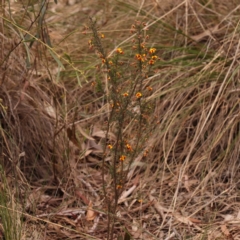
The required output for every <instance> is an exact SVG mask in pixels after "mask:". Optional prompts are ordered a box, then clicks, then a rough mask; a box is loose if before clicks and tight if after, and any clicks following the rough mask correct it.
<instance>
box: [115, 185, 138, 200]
mask: <svg viewBox="0 0 240 240" xmlns="http://www.w3.org/2000/svg"><path fill="white" fill-rule="evenodd" d="M136 187H137V186H136V185H133V186H132V187H130V188H129V189H128V190H127V191H126V190H125V191H123V192H122V195H121V197H120V198H119V200H118V204H119V203H122V202H124V201H125V200H126V198H127V197H128V196H129V195H130V194H131V193H132V192H133V191H134V189H135V188H136Z"/></svg>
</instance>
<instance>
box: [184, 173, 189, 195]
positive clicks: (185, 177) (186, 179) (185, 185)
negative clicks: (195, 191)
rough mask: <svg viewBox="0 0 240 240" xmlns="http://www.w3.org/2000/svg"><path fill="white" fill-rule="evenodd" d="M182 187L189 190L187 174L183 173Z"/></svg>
mask: <svg viewBox="0 0 240 240" xmlns="http://www.w3.org/2000/svg"><path fill="white" fill-rule="evenodd" d="M183 178H184V187H185V188H186V190H187V191H188V192H190V187H189V181H188V175H184V177H183Z"/></svg>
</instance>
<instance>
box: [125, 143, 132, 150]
mask: <svg viewBox="0 0 240 240" xmlns="http://www.w3.org/2000/svg"><path fill="white" fill-rule="evenodd" d="M126 148H127V150H128V151H132V146H131V145H130V144H128V143H127V144H126Z"/></svg>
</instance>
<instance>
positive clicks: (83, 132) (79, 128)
mask: <svg viewBox="0 0 240 240" xmlns="http://www.w3.org/2000/svg"><path fill="white" fill-rule="evenodd" d="M77 130H78V131H79V132H80V133H81V134H82V135H83V136H84V137H85V138H87V139H89V140H94V138H92V137H91V136H89V135H88V134H87V133H86V132H85V131H84V130H83V129H82V128H81V127H80V126H79V125H77Z"/></svg>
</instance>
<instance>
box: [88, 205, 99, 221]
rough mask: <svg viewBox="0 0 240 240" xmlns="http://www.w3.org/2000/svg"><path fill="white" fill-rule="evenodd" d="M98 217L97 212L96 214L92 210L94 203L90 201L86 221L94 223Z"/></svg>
mask: <svg viewBox="0 0 240 240" xmlns="http://www.w3.org/2000/svg"><path fill="white" fill-rule="evenodd" d="M96 216H97V212H95V211H94V210H93V209H92V201H90V203H89V205H88V209H87V215H86V220H87V221H92V220H94V219H95V218H96Z"/></svg>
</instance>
